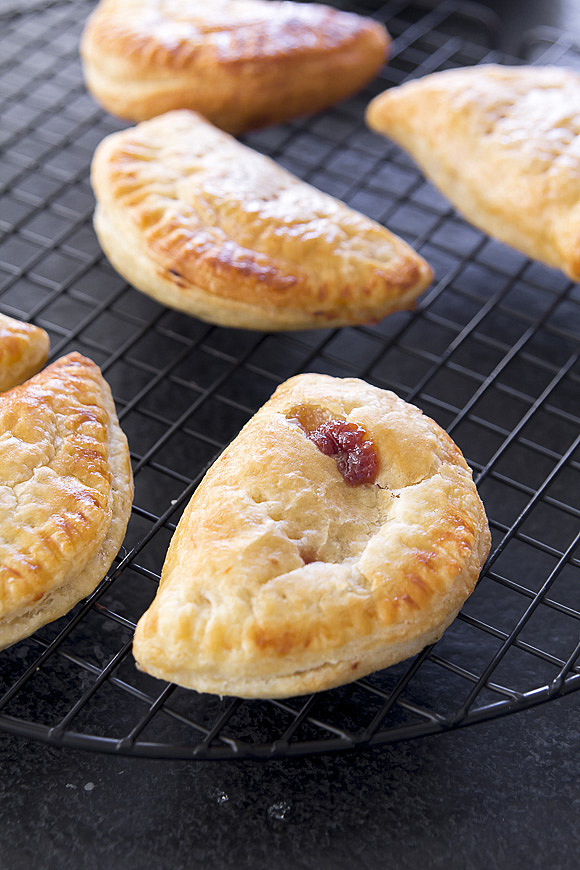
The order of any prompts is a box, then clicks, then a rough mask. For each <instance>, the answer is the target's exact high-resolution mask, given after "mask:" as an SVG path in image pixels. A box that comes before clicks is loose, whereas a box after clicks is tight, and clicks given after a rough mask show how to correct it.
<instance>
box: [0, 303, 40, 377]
mask: <svg viewBox="0 0 580 870" xmlns="http://www.w3.org/2000/svg"><path fill="white" fill-rule="evenodd" d="M49 345H50V342H49V338H48V335H47V334H46V332H45V331H44V329H40V327H39V326H32V324H30V323H24V322H23V321H22V320H14V318H12V317H8V316H7V315H6V314H0V393H3V392H5V391H6V390H10V389H11V388H12V387H15V386H16V384H21V383H22V381H25V380H26V379H27V378H29V377H31V376H32V375H34V374H36V372H37V371H38V370H39V369H40V368H42V366H43V365H44V364H45V362H46V361H47V359H48V352H49Z"/></svg>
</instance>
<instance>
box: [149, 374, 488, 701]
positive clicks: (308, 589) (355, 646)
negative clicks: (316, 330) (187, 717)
mask: <svg viewBox="0 0 580 870" xmlns="http://www.w3.org/2000/svg"><path fill="white" fill-rule="evenodd" d="M308 417H310V418H312V419H314V420H315V422H316V421H319V420H323V421H328V420H334V421H336V420H341V421H347V422H350V423H356V424H358V425H359V426H360V427H362V428H363V429H364V430H365V431H366V433H367V436H368V438H370V439H371V441H372V442H373V444H374V449H375V451H376V454H377V456H378V476H377V477H376V480H375V482H374V483H364V484H361V485H354V486H351V485H348V484H347V483H346V481H345V478H343V476H342V473H341V471H340V470H339V464H338V463H337V461H336V460H335V458H334V457H333V456H331V455H326V454H325V453H323V452H321V450H320V449H319V448H318V447H317V446H316V444H315V443H314V441H313V440H311V439H310V437H308V436H307V434H306V431H305V429H304V428H303V426H302V425H300V424H299V422H298V420H299V419H302V420H304V419H308ZM489 543H490V537H489V530H488V525H487V521H486V517H485V512H484V509H483V505H482V503H481V501H480V499H479V497H478V494H477V491H476V488H475V485H474V483H473V480H472V477H471V473H470V471H469V469H468V467H467V465H466V463H465V460H464V459H463V456H462V455H461V453H460V451H459V449H458V448H457V447H456V445H455V444H454V443H453V441H452V440H451V439H450V438H449V436H448V435H446V433H445V432H444V431H443V430H442V429H440V428H439V426H437V424H436V423H434V422H433V421H432V420H430V419H429V418H428V417H425V416H423V415H422V414H421V412H420V411H419V410H418V409H417V408H415V407H414V406H412V405H409V404H407V403H406V402H404V401H402V400H401V399H399V398H398V397H397V396H396V395H395V394H394V393H391V392H387V391H384V390H380V389H377V388H376V387H373V386H370V385H369V384H366V383H365V382H364V381H360V380H356V379H354V378H353V379H346V380H340V379H337V378H331V377H328V376H326V375H316V374H307V375H299V376H298V377H295V378H292V379H291V380H289V381H286V382H285V383H284V384H282V385H281V386H280V387H279V388H278V389H277V390H276V392H275V393H274V395H273V397H272V398H271V399H270V400H269V401H268V402H267V403H266V404H265V405H264V406H263V407H262V408H261V409H260V410H259V411H258V413H257V414H256V415H255V416H254V417H253V418H252V419H251V420H250V421H249V423H248V424H247V425H246V426H245V427H244V428H243V429H242V431H241V433H240V434H239V435H238V437H237V438H236V439H235V441H234V442H233V443H232V444H231V445H230V446H229V447H228V448H227V449H226V450H225V452H224V453H223V454H222V455H221V456H220V458H219V459H218V460H217V461H216V462H215V463H214V465H213V466H212V467H211V469H210V470H209V471H208V473H207V474H206V476H205V478H204V480H203V481H202V483H201V484H200V486H199V487H198V489H197V491H196V493H195V495H194V496H193V498H192V500H191V502H190V504H189V506H188V507H187V509H186V510H185V513H184V514H183V517H182V519H181V521H180V522H179V525H178V527H177V530H176V532H175V535H174V537H173V540H172V542H171V546H170V548H169V552H168V555H167V559H166V562H165V565H164V567H163V573H162V577H161V584H160V588H159V591H158V594H157V597H156V598H155V600H154V602H153V604H152V605H151V607H150V608H149V610H148V611H147V612H146V613H145V615H144V616H143V617H142V618H141V620H140V621H139V623H138V625H137V631H136V634H135V642H134V655H135V658H136V660H137V663H138V664H139V666H140V667H141V668H142V669H143V670H145V671H147V672H148V673H149V674H152V675H153V676H155V677H160V678H162V679H165V680H169V681H173V682H176V683H179V684H180V685H182V686H186V687H189V688H194V689H197V690H198V691H202V692H210V693H217V694H220V695H238V696H242V697H250V698H255V697H265V698H273V697H284V696H288V695H297V694H302V693H305V692H313V691H319V690H322V689H327V688H330V687H332V686H336V685H340V684H342V683H347V682H349V681H351V680H354V679H356V678H357V677H360V676H363V675H364V674H368V673H370V672H371V671H374V670H377V669H379V668H383V667H386V666H387V665H391V664H393V663H395V662H397V661H400V660H401V659H404V658H406V657H408V656H411V655H413V654H414V653H416V652H418V651H419V650H420V649H422V648H423V647H424V646H425V645H426V644H429V643H431V642H433V641H435V640H436V639H437V638H439V636H440V635H441V634H442V632H443V631H444V630H445V628H446V627H447V626H448V625H449V623H450V622H451V621H452V620H453V619H454V617H455V616H456V614H457V612H458V610H459V608H460V607H461V605H462V604H463V602H464V601H465V599H466V598H467V596H468V595H469V594H470V592H471V591H472V590H473V587H474V585H475V582H476V580H477V577H478V574H479V571H480V569H481V567H482V565H483V562H484V560H485V558H486V555H487V553H488V550H489Z"/></svg>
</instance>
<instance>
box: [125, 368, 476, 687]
mask: <svg viewBox="0 0 580 870" xmlns="http://www.w3.org/2000/svg"><path fill="white" fill-rule="evenodd" d="M313 377H314V378H317V379H322V378H323V379H326V376H321V375H316V376H314V375H302V376H298V377H297V378H294V379H291V380H290V381H288V382H286V384H285V385H283V386H287V385H288V384H289V383H292V382H293V381H298V380H300V379H301V378H313ZM345 380H346V381H348V382H353V381H354V380H355V379H345ZM371 389H374V388H371ZM275 395H276V394H275ZM292 398H295V397H292ZM272 401H273V400H272V399H271V400H270V402H272ZM398 401H399V402H401V404H403V402H402V400H398ZM266 404H268V403H266ZM263 407H265V406H263ZM411 407H412V406H411ZM261 410H262V409H261ZM276 410H277V411H280V410H281V408H280V407H277V408H276ZM414 411H415V412H418V409H414ZM258 413H259V412H258ZM419 416H423V415H421V414H419ZM254 419H255V418H252V420H251V421H250V422H249V423H248V424H246V427H249V426H250V424H251V423H252V421H253V420H254ZM425 419H426V421H427V422H428V423H429V425H430V426H431V425H432V426H433V427H434V428H435V430H437V431H439V432H440V433H441V436H442V438H443V441H444V444H445V442H447V444H448V445H449V455H450V456H451V457H453V459H452V461H453V464H454V463H455V462H457V470H458V472H459V478H458V485H460V486H463V485H467V492H469V493H470V495H469V498H470V499H471V500H472V505H473V510H474V520H475V527H476V529H478V531H477V533H476V534H475V537H474V546H473V547H472V548H471V550H470V552H469V555H468V556H467V558H466V559H465V561H464V562H463V564H462V565H461V566H459V565H458V566H457V567H460V570H459V571H458V573H457V574H453V573H452V574H451V575H449V577H448V581H446V587H447V588H446V590H445V592H444V594H439V595H438V597H437V598H435V600H434V606H430V607H422V606H421V607H420V608H419V610H418V611H417V610H414V609H413V608H411V609H410V610H408V612H407V613H406V615H404V618H402V619H401V618H400V617H399V618H396V619H395V620H393V621H391V622H389V623H387V624H385V623H383V624H382V626H379V627H377V629H376V630H373V631H372V632H369V633H365V634H364V635H362V636H361V637H360V638H355V639H353V640H351V641H347V642H346V643H344V644H343V645H342V646H338V647H337V646H334V648H333V649H332V651H331V652H330V651H329V652H328V653H327V654H325V653H324V651H322V653H316V654H315V653H312V654H308V656H307V657H305V656H304V655H303V653H302V651H301V649H300V648H298V649H297V652H296V653H295V652H294V651H292V650H291V651H290V652H289V653H287V654H284V655H283V656H281V657H276V656H274V657H271V656H270V657H266V658H265V659H252V658H250V659H249V660H248V662H247V666H246V665H245V664H244V661H243V657H242V658H241V660H240V661H238V662H236V663H235V664H234V665H233V667H229V665H227V664H226V665H225V666H224V665H222V664H221V663H219V661H218V662H212V661H211V659H210V658H206V657H205V656H204V657H203V659H200V658H199V657H198V658H197V662H196V664H195V667H192V662H191V661H189V660H187V659H186V658H184V659H183V664H184V665H185V663H186V661H187V665H186V666H184V667H176V665H177V664H178V659H177V657H176V654H175V651H174V650H173V649H171V648H169V649H167V650H166V649H165V647H164V642H163V633H160V629H159V627H157V617H156V616H154V617H153V620H152V623H150V621H149V619H148V618H147V617H148V615H149V612H150V611H149V610H148V611H147V613H146V614H144V616H143V617H142V618H141V620H140V621H139V624H138V626H137V631H136V634H135V639H134V647H133V652H134V656H135V659H136V661H137V666H138V667H140V669H142V670H145V671H146V672H147V673H149V674H150V675H152V676H155V677H157V678H160V679H164V680H167V681H170V682H176V683H177V684H179V685H182V686H185V687H186V688H191V689H195V690H197V691H199V692H209V693H212V694H219V695H228V694H231V695H237V696H239V697H245V698H278V697H280V698H282V697H289V696H293V695H300V694H303V693H308V692H316V691H322V690H325V689H329V688H333V687H335V686H339V685H343V684H346V683H349V682H352V681H353V680H355V679H357V678H358V677H362V676H365V675H367V674H369V673H372V672H374V671H377V670H380V669H382V668H385V667H388V666H389V665H392V664H395V663H396V662H399V661H402V660H403V659H405V658H408V657H409V656H412V655H414V654H416V653H417V652H419V651H420V650H421V649H423V648H424V647H425V646H426V645H428V644H431V643H433V642H435V641H436V640H437V639H438V638H439V637H440V636H441V635H442V633H443V632H444V631H445V630H446V628H447V627H448V626H449V625H450V624H451V622H452V621H453V619H454V618H455V617H456V615H457V613H458V612H459V610H460V609H461V607H462V605H463V604H464V602H465V600H466V599H467V598H468V597H469V595H470V594H471V593H472V591H473V589H474V588H475V585H476V582H477V579H478V577H479V574H480V571H481V569H482V567H483V564H484V562H485V559H486V557H487V555H488V552H489V546H490V533H489V528H488V523H487V519H486V516H485V509H484V506H483V504H482V502H481V499H480V497H479V495H478V493H477V489H476V487H475V484H474V483H473V481H472V478H471V474H470V473H469V471H468V467H467V465H466V463H465V460H464V459H463V457H462V455H461V453H460V451H459V450H458V448H457V447H456V445H454V444H453V442H451V439H450V438H449V436H447V435H446V434H445V432H444V430H441V429H440V427H439V426H438V425H437V424H436V423H434V421H432V420H430V418H425ZM246 427H245V428H246ZM242 431H243V430H242ZM226 452H227V451H226ZM453 454H455V456H453ZM449 455H448V456H449ZM224 457H225V454H222V456H221V457H220V458H219V459H218V460H217V461H216V463H222V462H223V459H224ZM214 465H215V464H214ZM218 476H219V475H218ZM438 476H439V472H436V473H435V474H434V475H433V478H437V477H438ZM462 479H463V481H464V483H463V484H461V480H462ZM422 483H423V482H422V481H419V482H418V483H417V484H414V485H412V486H413V487H415V486H418V485H422ZM182 522H184V523H185V526H184V528H187V527H188V523H187V517H186V516H185V515H184V517H183V518H182ZM176 535H177V533H176ZM171 547H172V548H176V547H177V543H176V541H175V537H174V540H173V541H172V545H171ZM171 553H172V549H170V553H169V554H168V560H169V561H171V560H170V556H171ZM176 553H177V549H175V552H174V553H173V556H174V557H175V555H176ZM166 564H167V562H166ZM174 564H175V562H174ZM333 567H334V566H333V564H332V563H326V565H324V569H325V575H324V576H328V577H330V576H332V573H333ZM337 567H339V566H338V565H337ZM164 570H165V569H164ZM301 571H302V569H295V570H294V572H293V573H294V574H296V576H297V577H298V576H299V575H300V574H301ZM286 576H288V577H290V576H291V575H286ZM163 585H164V576H162V581H161V589H160V592H159V593H158V595H159V596H160V599H159V601H160V604H161V600H162V598H163V595H162V592H163ZM176 588H177V589H178V588H179V587H178V586H177V587H176V586H173V589H174V590H175V589H176ZM155 604H157V599H156V602H155ZM155 604H154V605H152V607H151V613H153V612H154V610H155ZM161 606H162V604H161ZM157 613H159V610H157ZM153 626H155V627H153ZM192 649H195V647H194V648H192ZM233 649H235V647H234V648H233ZM305 658H307V659H308V660H309V661H307V662H305V661H304V659H305ZM325 658H326V660H325ZM267 668H271V674H267V673H265V671H266V670H267Z"/></svg>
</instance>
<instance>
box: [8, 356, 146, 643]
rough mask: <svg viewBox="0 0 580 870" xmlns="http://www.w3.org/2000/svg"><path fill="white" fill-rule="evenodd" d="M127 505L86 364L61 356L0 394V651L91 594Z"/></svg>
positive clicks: (125, 462) (118, 434)
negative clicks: (42, 369)
mask: <svg viewBox="0 0 580 870" xmlns="http://www.w3.org/2000/svg"><path fill="white" fill-rule="evenodd" d="M132 498H133V477H132V472H131V464H130V461H129V451H128V448H127V440H126V438H125V436H124V434H123V432H122V431H121V428H120V426H119V422H118V420H117V415H116V413H115V406H114V403H113V399H112V397H111V391H110V389H109V387H108V385H107V383H106V381H105V380H104V378H103V376H102V375H101V372H100V370H99V368H98V367H97V366H96V365H95V364H94V363H93V362H91V361H90V360H89V359H85V358H84V357H82V356H81V355H80V354H78V353H71V354H69V355H68V356H65V357H63V358H62V359H60V360H58V361H57V362H55V363H53V365H51V366H49V367H48V368H46V369H44V371H42V372H41V373H40V374H38V375H36V376H35V377H33V378H31V379H30V380H29V381H27V382H26V383H25V384H23V385H22V386H20V387H15V388H14V389H12V390H10V391H9V392H8V393H4V394H2V395H0V649H3V648H4V647H6V646H9V645H10V644H13V643H15V642H16V641H18V640H21V639H22V638H24V637H27V636H28V635H30V634H32V633H33V632H34V631H36V629H37V628H40V626H41V625H45V624H46V623H47V622H51V621H52V620H54V619H58V617H60V616H63V615H64V614H65V613H66V612H67V611H68V610H70V609H71V607H73V606H74V605H75V604H76V603H77V602H78V601H80V600H81V599H82V598H84V597H85V596H86V595H88V594H89V593H90V592H92V591H93V589H95V587H96V586H97V585H98V584H99V583H100V581H101V580H102V579H103V577H104V576H105V574H106V573H107V571H108V569H109V566H110V565H111V562H112V561H113V558H114V557H115V556H116V554H117V551H118V550H119V547H120V546H121V543H122V542H123V538H124V535H125V529H126V526H127V521H128V519H129V514H130V511H131V504H132Z"/></svg>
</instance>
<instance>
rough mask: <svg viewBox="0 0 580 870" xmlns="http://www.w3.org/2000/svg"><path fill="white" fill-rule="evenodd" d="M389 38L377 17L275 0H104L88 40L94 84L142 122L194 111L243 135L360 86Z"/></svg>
mask: <svg viewBox="0 0 580 870" xmlns="http://www.w3.org/2000/svg"><path fill="white" fill-rule="evenodd" d="M389 42H390V39H389V36H388V34H387V32H386V30H385V28H384V27H383V26H382V25H381V24H378V23H377V22H376V21H372V20H371V19H370V18H361V17H360V16H358V15H353V14H350V13H346V12H339V11H337V10H336V9H331V8H329V7H328V6H321V5H319V4H317V3H308V4H303V3H290V2H286V3H278V2H274V0H101V3H100V4H99V6H98V7H97V9H96V10H95V12H94V13H93V15H92V16H91V17H90V19H89V21H88V23H87V27H86V29H85V32H84V35H83V38H82V42H81V55H82V58H83V63H84V73H85V80H86V83H87V87H88V89H89V90H90V91H91V92H92V93H93V94H94V96H95V97H96V99H97V100H98V101H99V102H100V103H101V104H102V105H103V106H104V108H105V109H107V111H109V112H112V113H113V114H114V115H119V116H120V117H122V118H127V119H128V120H131V121H143V120H145V119H146V118H152V117H153V116H155V115H161V114H163V112H168V111H170V110H172V109H195V110H196V111H198V112H201V114H202V115H204V116H205V117H206V118H209V120H210V121H212V122H213V123H214V124H217V126H218V127H222V128H223V129H224V130H228V131H229V132H231V133H241V132H243V131H245V130H249V129H252V128H254V127H261V126H264V125H265V124H274V123H279V122H281V121H285V120H287V119H289V118H293V117H295V116H297V115H302V114H305V113H307V112H317V111H319V110H320V109H324V108H326V107H327V106H330V105H332V104H333V103H335V102H337V101H338V100H342V99H344V98H345V97H348V96H350V95H351V94H353V93H355V92H356V91H358V90H360V88H362V87H363V86H364V85H365V84H366V83H367V82H368V81H370V80H371V79H372V78H374V76H375V75H376V74H377V73H378V71H379V69H380V68H381V66H382V65H383V63H384V61H385V58H386V54H387V49H388V45H389Z"/></svg>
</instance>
